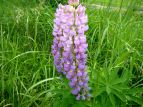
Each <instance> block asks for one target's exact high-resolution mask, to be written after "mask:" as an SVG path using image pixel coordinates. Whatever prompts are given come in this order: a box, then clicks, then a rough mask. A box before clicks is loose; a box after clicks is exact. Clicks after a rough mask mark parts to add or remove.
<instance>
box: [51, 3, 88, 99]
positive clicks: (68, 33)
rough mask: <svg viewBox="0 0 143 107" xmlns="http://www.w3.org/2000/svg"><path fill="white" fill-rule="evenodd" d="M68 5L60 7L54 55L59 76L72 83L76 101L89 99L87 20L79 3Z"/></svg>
mask: <svg viewBox="0 0 143 107" xmlns="http://www.w3.org/2000/svg"><path fill="white" fill-rule="evenodd" d="M68 4H69V5H61V4H59V6H58V9H57V10H56V13H55V17H56V18H55V20H54V29H53V35H54V41H53V45H52V53H53V55H54V64H55V66H56V68H57V70H58V72H59V73H62V74H63V75H65V76H66V78H67V79H69V81H70V82H69V85H70V87H71V88H72V91H71V93H72V94H74V95H75V96H76V99H77V100H81V99H82V100H85V99H88V98H89V97H90V94H89V92H88V91H89V87H88V79H89V77H88V74H87V72H86V68H87V67H86V58H87V55H86V50H87V47H88V45H87V43H86V35H85V34H84V33H85V31H87V30H88V25H87V22H88V17H87V15H86V14H85V10H86V8H85V7H84V6H82V5H80V4H79V0H69V1H68Z"/></svg>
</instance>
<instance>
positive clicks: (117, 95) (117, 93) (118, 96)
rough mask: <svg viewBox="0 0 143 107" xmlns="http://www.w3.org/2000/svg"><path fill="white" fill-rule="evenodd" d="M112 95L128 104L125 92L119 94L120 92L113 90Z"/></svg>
mask: <svg viewBox="0 0 143 107" xmlns="http://www.w3.org/2000/svg"><path fill="white" fill-rule="evenodd" d="M112 93H113V94H114V95H116V97H117V98H119V99H120V100H121V101H122V102H124V103H126V102H127V99H126V96H125V94H124V93H123V92H119V91H117V90H114V89H113V90H112Z"/></svg>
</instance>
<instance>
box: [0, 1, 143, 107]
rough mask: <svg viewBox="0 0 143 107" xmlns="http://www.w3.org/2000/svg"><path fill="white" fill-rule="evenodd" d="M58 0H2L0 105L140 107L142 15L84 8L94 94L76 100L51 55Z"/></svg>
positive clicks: (142, 86) (142, 98) (142, 91)
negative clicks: (87, 21) (86, 15)
mask: <svg viewBox="0 0 143 107" xmlns="http://www.w3.org/2000/svg"><path fill="white" fill-rule="evenodd" d="M108 1H109V0H106V3H107V2H108ZM112 1H113V2H112V3H113V5H114V4H115V5H116V6H119V5H120V4H122V3H121V2H120V1H122V0H118V2H115V0H112ZM140 1H141V0H140ZM140 1H139V0H138V1H137V2H132V3H131V2H130V1H128V2H127V1H126V2H125V3H124V6H127V5H126V3H127V4H128V6H129V5H130V4H131V5H132V7H136V6H139V5H140V4H141V2H140ZM63 2H65V1H63ZM83 2H84V3H85V4H86V3H90V4H92V3H96V2H98V3H103V0H98V1H96V2H94V1H93V2H92V0H91V1H87V0H84V1H83ZM104 2H105V1H104ZM57 3H58V1H57V2H56V1H51V3H50V2H48V1H44V0H43V1H36V0H31V1H28V0H25V1H22V0H21V1H18V0H15V1H4V0H1V1H0V107H2V106H4V107H143V16H142V15H139V14H136V13H135V12H134V11H133V9H132V8H128V10H127V11H126V12H121V11H116V12H115V11H110V10H109V8H107V9H104V10H96V9H94V8H90V7H87V14H88V17H89V23H88V24H89V30H88V32H86V35H87V42H88V46H89V47H88V51H87V54H88V60H87V65H88V70H87V72H88V74H89V76H90V80H89V85H90V87H91V92H90V93H91V94H92V97H91V99H90V100H89V101H76V100H75V97H74V96H73V95H72V94H71V93H70V90H71V89H70V88H69V86H68V81H67V80H65V79H64V78H63V77H61V76H60V75H59V74H58V73H57V71H56V69H55V67H54V64H53V56H52V54H51V45H52V42H53V36H52V29H53V19H54V12H55V9H56V5H57ZM116 3H117V4H116ZM107 4H108V3H107Z"/></svg>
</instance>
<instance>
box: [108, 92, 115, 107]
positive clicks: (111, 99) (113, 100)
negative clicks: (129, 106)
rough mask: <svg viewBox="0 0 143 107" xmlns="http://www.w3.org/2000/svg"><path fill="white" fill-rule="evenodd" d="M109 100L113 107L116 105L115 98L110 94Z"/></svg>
mask: <svg viewBox="0 0 143 107" xmlns="http://www.w3.org/2000/svg"><path fill="white" fill-rule="evenodd" d="M109 98H110V101H111V104H112V106H113V107H115V105H116V102H115V97H114V95H113V94H112V93H111V94H109Z"/></svg>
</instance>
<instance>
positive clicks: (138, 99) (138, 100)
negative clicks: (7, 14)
mask: <svg viewBox="0 0 143 107" xmlns="http://www.w3.org/2000/svg"><path fill="white" fill-rule="evenodd" d="M127 98H128V100H129V101H133V102H136V103H137V104H140V105H143V97H141V98H139V97H136V96H132V95H131V96H128V97H127Z"/></svg>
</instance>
